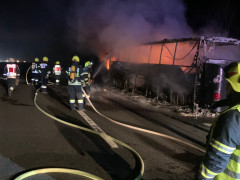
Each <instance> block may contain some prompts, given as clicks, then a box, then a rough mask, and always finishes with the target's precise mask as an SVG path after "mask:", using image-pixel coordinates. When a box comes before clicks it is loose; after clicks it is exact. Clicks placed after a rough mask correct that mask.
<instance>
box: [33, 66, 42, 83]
mask: <svg viewBox="0 0 240 180" xmlns="http://www.w3.org/2000/svg"><path fill="white" fill-rule="evenodd" d="M40 72H41V71H40V66H39V63H38V62H33V63H32V79H31V80H32V82H35V83H36V84H37V83H38V80H39V74H40Z"/></svg>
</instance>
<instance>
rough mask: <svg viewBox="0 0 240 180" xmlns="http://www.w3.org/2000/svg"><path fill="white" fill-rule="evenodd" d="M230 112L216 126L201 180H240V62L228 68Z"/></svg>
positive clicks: (204, 162)
mask: <svg viewBox="0 0 240 180" xmlns="http://www.w3.org/2000/svg"><path fill="white" fill-rule="evenodd" d="M225 74H226V75H225V76H226V80H227V81H228V84H227V99H228V101H225V102H228V104H226V105H228V106H229V109H228V110H226V111H224V112H223V113H222V114H221V115H220V116H219V118H218V119H217V120H216V121H215V122H214V123H213V125H212V127H211V130H210V132H209V135H208V143H207V144H208V145H207V151H206V154H205V157H204V160H203V162H202V164H201V165H200V169H199V172H198V173H197V175H196V178H197V179H199V180H200V179H201V180H210V179H214V180H234V179H240V63H232V64H230V65H229V66H227V67H226V68H225Z"/></svg>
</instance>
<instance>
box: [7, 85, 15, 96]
mask: <svg viewBox="0 0 240 180" xmlns="http://www.w3.org/2000/svg"><path fill="white" fill-rule="evenodd" d="M13 89H14V88H13V87H12V86H10V87H9V88H8V96H10V97H11V96H12V92H13Z"/></svg>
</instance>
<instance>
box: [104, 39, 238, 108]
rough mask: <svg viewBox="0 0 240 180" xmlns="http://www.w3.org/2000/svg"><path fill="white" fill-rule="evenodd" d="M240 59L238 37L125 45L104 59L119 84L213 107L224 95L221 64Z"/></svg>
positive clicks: (176, 101)
mask: <svg viewBox="0 0 240 180" xmlns="http://www.w3.org/2000/svg"><path fill="white" fill-rule="evenodd" d="M239 58H240V41H239V40H237V39H233V38H225V37H204V36H202V37H198V38H184V39H171V40H170V39H164V40H162V41H157V42H149V43H145V44H142V45H140V46H134V47H127V48H125V49H120V50H118V51H116V52H112V54H111V55H110V56H109V57H108V59H107V60H106V61H105V63H106V67H107V69H108V74H109V75H110V77H111V78H110V79H111V82H112V83H113V84H114V85H115V86H118V87H119V88H122V89H127V90H129V91H135V92H141V93H143V94H145V95H146V96H151V97H156V98H157V99H160V100H164V101H168V102H170V103H171V104H174V105H189V106H191V107H192V108H197V107H201V108H209V107H210V106H211V105H212V104H213V103H214V102H216V101H219V100H222V99H224V98H226V91H225V89H226V80H225V79H224V72H223V68H224V67H225V66H226V65H228V64H229V63H231V62H234V61H239ZM221 110H222V109H221V108H217V109H216V111H217V112H219V111H221Z"/></svg>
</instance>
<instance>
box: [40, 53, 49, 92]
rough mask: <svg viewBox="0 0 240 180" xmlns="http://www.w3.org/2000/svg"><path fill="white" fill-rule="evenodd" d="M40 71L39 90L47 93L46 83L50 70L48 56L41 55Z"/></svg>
mask: <svg viewBox="0 0 240 180" xmlns="http://www.w3.org/2000/svg"><path fill="white" fill-rule="evenodd" d="M40 72H41V92H42V93H47V83H48V78H49V75H50V73H51V71H50V68H49V65H48V58H47V57H46V56H45V57H43V61H42V62H41V63H40Z"/></svg>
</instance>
